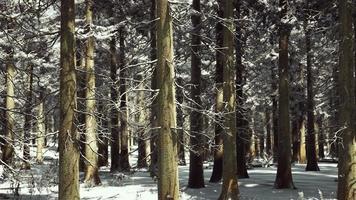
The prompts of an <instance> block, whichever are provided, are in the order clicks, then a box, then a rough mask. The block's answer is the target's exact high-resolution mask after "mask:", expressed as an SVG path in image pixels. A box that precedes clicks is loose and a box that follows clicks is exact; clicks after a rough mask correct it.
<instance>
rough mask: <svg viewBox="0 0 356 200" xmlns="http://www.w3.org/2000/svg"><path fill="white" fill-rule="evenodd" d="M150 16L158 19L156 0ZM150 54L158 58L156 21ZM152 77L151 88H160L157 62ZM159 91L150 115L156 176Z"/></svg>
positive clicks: (152, 159)
mask: <svg viewBox="0 0 356 200" xmlns="http://www.w3.org/2000/svg"><path fill="white" fill-rule="evenodd" d="M150 18H151V20H152V21H155V20H156V18H157V17H156V0H151V9H150ZM150 36H151V42H150V47H151V48H150V50H151V52H150V54H151V55H150V56H151V61H154V60H156V59H157V39H156V26H155V23H154V24H153V25H152V27H151V29H150ZM151 67H152V77H151V89H152V90H158V85H157V78H158V76H157V66H156V64H152V65H151ZM156 95H157V93H156V92H155V93H153V102H152V105H151V115H150V124H151V140H150V149H151V156H150V159H151V162H150V176H151V177H154V176H157V174H156V173H157V171H156V169H157V163H158V148H157V144H158V131H157V127H158V108H157V106H158V98H157V97H156Z"/></svg>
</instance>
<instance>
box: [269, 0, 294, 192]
mask: <svg viewBox="0 0 356 200" xmlns="http://www.w3.org/2000/svg"><path fill="white" fill-rule="evenodd" d="M279 8H280V20H281V21H280V27H279V65H278V68H279V84H278V85H279V89H278V92H279V102H278V105H279V107H278V119H279V123H278V168H277V176H276V180H275V183H274V187H275V188H278V189H280V188H294V184H293V179H292V170H291V133H290V125H289V78H288V73H289V67H288V37H289V31H290V30H289V27H288V24H286V22H285V21H286V18H288V15H287V10H288V2H287V0H280V1H279Z"/></svg>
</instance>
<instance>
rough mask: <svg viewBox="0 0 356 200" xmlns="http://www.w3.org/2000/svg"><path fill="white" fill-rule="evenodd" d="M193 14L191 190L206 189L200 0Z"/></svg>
mask: <svg viewBox="0 0 356 200" xmlns="http://www.w3.org/2000/svg"><path fill="white" fill-rule="evenodd" d="M193 10H194V11H193V14H192V25H193V30H192V33H191V38H192V41H191V42H192V47H191V49H192V50H191V84H192V86H191V98H192V108H193V110H192V112H191V116H190V146H191V150H190V154H189V155H190V164H189V180H188V187H189V188H202V187H204V171H203V154H204V145H203V144H202V143H203V135H202V129H203V116H202V113H201V111H200V110H201V103H202V102H201V99H200V97H201V93H200V92H201V60H200V55H199V54H200V45H201V36H200V34H201V33H200V29H201V17H200V15H201V13H200V0H193Z"/></svg>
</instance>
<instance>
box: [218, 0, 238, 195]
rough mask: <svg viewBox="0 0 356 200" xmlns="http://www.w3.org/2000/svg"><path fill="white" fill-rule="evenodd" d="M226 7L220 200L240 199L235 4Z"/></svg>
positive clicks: (227, 1)
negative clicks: (234, 32) (237, 145)
mask: <svg viewBox="0 0 356 200" xmlns="http://www.w3.org/2000/svg"><path fill="white" fill-rule="evenodd" d="M224 3H225V5H224V19H225V23H226V24H225V27H224V43H223V44H224V45H223V46H224V47H225V48H224V51H223V52H224V60H223V61H224V62H223V66H224V68H223V70H224V73H223V74H224V76H223V77H224V78H223V80H224V87H223V88H224V95H223V96H224V103H225V110H224V112H225V113H224V126H225V131H224V135H223V136H224V141H223V143H224V154H223V157H224V160H223V183H222V189H221V193H220V196H219V200H228V199H231V200H236V199H239V197H238V195H239V190H238V183H237V176H236V174H237V160H236V88H235V84H236V82H235V76H236V69H235V66H234V59H233V57H234V55H233V52H234V47H233V40H234V34H233V32H232V30H234V29H233V28H234V22H233V17H234V16H233V8H234V6H233V2H232V1H230V0H225V2H224Z"/></svg>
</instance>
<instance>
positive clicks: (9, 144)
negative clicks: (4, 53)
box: [2, 55, 15, 165]
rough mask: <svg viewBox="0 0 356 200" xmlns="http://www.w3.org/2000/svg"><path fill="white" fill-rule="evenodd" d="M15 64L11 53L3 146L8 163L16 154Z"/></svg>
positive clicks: (8, 65)
mask: <svg viewBox="0 0 356 200" xmlns="http://www.w3.org/2000/svg"><path fill="white" fill-rule="evenodd" d="M14 77H15V66H14V64H13V56H12V55H10V56H9V57H8V58H7V60H6V98H5V107H6V111H5V118H6V124H5V134H4V136H5V137H4V140H5V141H4V145H3V146H2V161H4V162H5V163H6V164H8V165H9V164H11V163H12V159H13V156H14V145H15V144H14V132H13V131H14V126H15V117H14V112H13V110H14V109H15V100H14V96H15V92H14V89H15V85H14Z"/></svg>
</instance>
